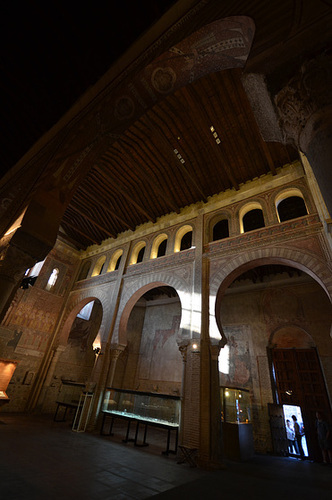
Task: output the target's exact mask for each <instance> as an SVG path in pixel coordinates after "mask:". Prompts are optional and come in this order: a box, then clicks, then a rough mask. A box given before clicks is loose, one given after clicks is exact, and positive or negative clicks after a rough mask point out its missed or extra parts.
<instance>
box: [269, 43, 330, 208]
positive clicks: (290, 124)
mask: <svg viewBox="0 0 332 500" xmlns="http://www.w3.org/2000/svg"><path fill="white" fill-rule="evenodd" d="M275 103H276V106H277V110H278V113H279V117H280V120H279V124H280V126H281V129H282V131H283V133H284V136H285V140H286V141H287V142H291V143H293V144H294V145H295V146H296V147H297V148H298V149H299V150H300V151H302V152H303V153H304V154H305V155H306V157H307V158H308V160H309V163H310V165H311V167H312V170H313V172H314V174H315V176H316V179H317V182H318V185H319V188H320V190H321V192H322V195H323V198H324V200H325V203H326V206H327V209H328V211H329V213H330V216H331V215H332V189H331V186H332V168H331V165H332V57H331V55H330V54H328V53H327V52H326V53H323V54H321V55H319V56H317V57H316V58H315V59H311V60H308V61H306V62H305V63H304V64H303V65H302V67H301V69H300V71H299V73H298V74H297V75H296V76H294V77H293V78H292V79H291V80H290V81H289V82H288V84H287V85H286V86H285V87H284V88H283V89H282V90H281V91H280V92H279V93H278V95H277V96H276V97H275Z"/></svg>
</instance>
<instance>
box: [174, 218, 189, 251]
mask: <svg viewBox="0 0 332 500" xmlns="http://www.w3.org/2000/svg"><path fill="white" fill-rule="evenodd" d="M192 246H193V228H192V227H191V226H190V225H189V224H187V225H186V226H182V227H180V229H178V231H177V233H176V235H175V242H174V252H181V250H188V248H191V247H192Z"/></svg>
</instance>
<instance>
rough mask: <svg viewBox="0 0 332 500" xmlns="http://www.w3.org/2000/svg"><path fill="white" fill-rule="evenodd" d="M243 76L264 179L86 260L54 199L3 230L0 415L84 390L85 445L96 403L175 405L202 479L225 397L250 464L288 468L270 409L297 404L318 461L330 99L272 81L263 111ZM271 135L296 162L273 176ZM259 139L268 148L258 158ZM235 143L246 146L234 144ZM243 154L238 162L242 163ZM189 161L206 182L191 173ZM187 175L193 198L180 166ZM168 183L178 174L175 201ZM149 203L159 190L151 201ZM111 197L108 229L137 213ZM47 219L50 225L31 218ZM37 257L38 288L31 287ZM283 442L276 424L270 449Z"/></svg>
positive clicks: (170, 214)
mask: <svg viewBox="0 0 332 500" xmlns="http://www.w3.org/2000/svg"><path fill="white" fill-rule="evenodd" d="M203 3H204V2H203ZM207 3H209V2H207ZM325 56H326V54H325V53H324V57H325ZM326 57H327V56H326ZM283 58H286V55H283ZM271 59H272V57H271ZM290 59H291V60H292V61H293V60H294V59H296V56H294V58H293V57H291V58H290ZM249 60H250V56H249ZM304 62H305V61H303V63H304ZM325 62H326V61H325ZM284 63H285V60H284V59H283V61H282V65H281V67H284ZM241 64H242V63H241ZM289 64H290V66H289V67H287V71H285V77H286V75H287V76H288V77H289V76H293V77H294V78H295V77H296V78H299V73H298V68H297V67H292V66H291V63H289ZM324 64H325V63H324ZM328 64H330V63H328ZM257 65H258V70H259V72H258V73H259V74H258V73H257V74H255V72H254V70H255V68H256V66H257ZM309 66H310V65H307V66H306V68H308V67H309ZM329 67H330V66H329ZM214 71H216V69H215V68H214ZM239 71H242V69H241V70H239ZM251 71H252V73H250V74H248V75H245V76H244V78H243V81H244V80H245V79H246V83H245V84H244V85H243V89H244V90H243V92H247V94H248V95H247V97H248V99H247V100H246V102H247V104H246V105H247V106H252V108H253V112H254V114H255V117H256V120H257V130H258V131H259V134H261V136H262V137H263V139H264V140H262V144H264V145H265V146H264V147H263V149H264V148H265V152H264V154H266V158H267V160H266V161H267V163H268V167H269V171H268V172H267V173H264V174H259V175H255V174H256V172H253V173H252V175H251V176H249V177H250V178H247V179H244V178H241V179H242V180H243V182H239V183H234V186H233V187H231V188H227V189H226V188H225V190H223V191H221V192H218V193H213V195H211V194H207V195H206V196H202V197H200V195H199V196H198V197H197V198H196V199H195V200H194V202H192V200H191V201H190V202H189V201H188V204H187V205H185V204H184V202H183V205H181V206H182V208H179V209H178V210H174V211H171V210H169V211H165V212H164V214H163V215H162V216H159V215H160V214H159V215H158V216H155V217H151V219H150V220H148V221H146V222H144V223H141V224H139V225H137V226H136V227H134V228H131V229H127V230H123V231H122V232H120V233H119V234H117V235H116V236H115V237H109V238H107V239H103V240H102V241H101V242H99V241H98V242H96V244H93V245H91V246H86V247H85V248H78V247H77V246H75V245H73V244H72V243H71V241H70V240H71V239H70V238H69V237H68V238H65V237H63V235H64V233H65V231H64V230H63V228H60V224H61V220H62V216H63V214H64V210H65V208H66V206H67V204H68V203H69V200H68V199H66V200H65V201H64V202H63V206H62V205H61V200H62V198H61V197H62V195H63V196H69V195H68V192H69V191H66V190H65V188H63V192H60V191H61V190H60V191H59V196H58V199H57V202H56V203H58V204H57V205H54V206H53V205H52V206H48V205H47V204H48V201H47V200H48V195H47V192H46V191H45V192H42V193H39V195H38V196H39V198H38V199H37V198H36V199H31V200H30V202H29V203H30V204H29V205H28V208H27V209H26V211H25V215H24V217H23V219H22V220H20V221H18V223H19V225H18V226H15V224H14V221H12V225H11V227H12V232H10V231H9V232H8V231H7V233H6V234H5V235H4V237H3V239H2V243H3V244H2V248H3V249H4V251H3V253H2V260H1V266H0V291H1V293H2V296H1V299H0V308H1V314H2V323H1V326H0V348H1V359H0V370H2V372H3V370H4V367H5V366H7V365H6V363H7V364H8V363H9V364H10V363H12V364H14V365H15V367H16V368H15V371H14V372H13V371H11V377H10V378H8V377H7V378H6V377H5V376H2V372H1V373H0V383H1V384H2V386H0V390H1V391H2V392H1V394H2V395H3V400H2V401H1V411H2V412H34V413H38V412H41V413H48V414H50V415H51V414H52V415H53V414H54V413H55V411H56V410H57V402H58V401H62V400H63V398H64V395H65V394H66V397H67V396H68V397H70V398H71V400H73V399H75V398H74V396H71V395H70V394H71V392H70V391H72V394H74V393H75V394H76V395H77V391H79V392H78V393H80V394H82V391H84V390H88V391H89V392H91V393H93V399H92V404H91V412H90V413H89V418H88V421H87V430H88V431H94V430H96V429H99V427H100V425H101V417H102V413H103V409H105V406H104V405H105V402H106V404H109V405H111V404H115V403H114V400H113V399H112V398H111V397H108V394H109V391H110V390H111V389H112V388H113V389H114V388H115V389H119V390H126V391H130V393H128V394H130V395H132V394H133V393H135V392H136V393H149V394H151V393H153V394H154V396H156V395H162V396H163V397H165V400H166V396H168V397H170V398H173V400H176V401H179V402H180V407H181V408H180V413H179V443H180V444H181V445H183V446H186V447H189V448H193V449H197V463H199V464H201V465H202V466H206V467H212V466H219V465H220V464H221V463H222V460H223V456H224V455H225V454H226V456H227V453H229V449H228V448H227V446H228V444H227V446H226V445H225V443H226V442H227V443H228V440H227V436H228V434H227V433H228V432H229V430H228V428H227V426H226V425H224V424H227V421H226V413H225V411H226V409H227V411H230V410H229V408H227V404H226V403H227V402H225V400H224V399H222V397H221V395H222V394H224V395H225V394H226V392H227V391H226V392H225V391H224V392H223V393H222V389H227V390H230V391H231V390H234V391H235V390H236V391H243V394H244V393H245V394H246V395H247V396H248V402H249V403H248V410H247V411H248V413H246V418H245V419H244V420H241V419H242V417H241V415H240V413H239V412H240V411H242V410H240V409H239V408H240V407H239V402H238V401H237V406H236V407H234V408H235V410H234V408H233V410H234V411H235V414H236V412H237V411H238V414H237V415H236V416H235V417H234V418H235V422H232V423H234V424H236V425H238V426H241V425H242V426H245V425H247V429H250V433H251V437H252V441H251V445H250V446H251V447H252V448H251V449H250V450H249V451H248V453H249V454H250V453H254V451H255V452H259V453H265V454H267V453H273V452H275V453H280V452H282V453H283V454H288V449H287V445H286V448H282V449H279V448H278V446H277V445H276V441H277V440H276V434H275V432H276V430H275V428H274V427H273V425H271V422H272V421H275V417H274V416H275V415H276V412H277V411H279V412H280V411H281V414H282V405H294V406H296V407H299V408H300V409H301V415H302V416H303V423H304V427H305V432H306V437H307V448H308V452H307V453H308V456H309V457H310V458H312V459H314V460H320V459H321V455H320V450H319V448H318V443H317V440H316V437H315V422H314V419H315V412H316V410H320V411H322V412H324V414H325V415H326V418H327V419H331V417H332V415H331V396H332V338H331V335H332V333H331V332H332V330H331V323H332V305H331V299H332V274H331V270H332V239H331V219H330V216H329V210H330V211H331V208H332V207H331V189H330V187H329V180H330V179H331V177H330V175H331V174H330V170H331V169H330V164H331V148H330V147H329V148H328V147H325V141H327V140H328V139H327V138H328V137H329V136H328V133H329V130H330V126H331V123H330V121H331V115H329V114H328V112H327V108H328V106H330V105H331V100H329V99H330V94H328V97H327V98H326V99H323V98H322V93H321V92H319V91H317V88H316V85H318V82H317V79H313V80H310V79H309V78H308V79H307V80H306V84H308V85H309V83H310V85H311V87H310V88H309V87H306V91H308V93H309V94H310V92H312V94H310V96H308V95H307V94H306V95H304V90H303V88H302V87H301V92H302V93H301V92H300V91H299V92H298V95H297V97H296V99H295V98H294V92H293V91H292V90H290V89H293V87H292V85H295V84H294V80H289V81H290V82H291V83H290V86H289V87H288V86H287V85H286V81H285V82H283V88H284V90H283V91H281V88H278V91H280V92H279V93H277V92H275V95H274V96H273V97H272V95H271V96H270V94H269V93H268V85H265V84H264V85H263V86H261V83H262V79H261V75H262V72H263V70H262V68H260V67H259V57H257V59H256V60H255V61H253V62H252V66H251ZM303 71H304V70H303ZM170 74H172V73H170ZM329 74H331V73H329ZM272 76H273V75H272ZM302 76H303V74H302ZM245 77H246V78H245ZM255 82H256V83H255ZM308 82H309V83H308ZM268 83H269V85H270V87H271V89H272V87H273V85H272V84H271V81H270V82H268ZM274 83H275V84H276V82H274ZM302 83H303V82H302V80H301V85H302ZM186 84H188V85H189V83H187V82H186ZM256 84H257V86H256V87H255V85H256ZM299 87H300V84H299ZM255 89H256V90H257V92H256V93H255V91H254V90H255ZM271 89H270V90H269V91H271V92H272V90H271ZM285 89H286V90H285ZM224 90H225V92H226V93H227V92H230V88H228V89H226V88H225V89H224ZM263 90H264V92H263ZM287 90H288V94H287ZM323 90H324V91H326V90H327V89H326V88H325V87H324V89H323ZM277 94H278V97H276V95H277ZM188 95H189V94H188ZM268 96H270V97H269V106H267V101H266V99H267V97H268ZM260 97H261V98H262V100H261V101H260V102H258V101H259V98H260ZM309 97H310V99H309ZM287 98H289V101H287ZM292 99H293V101H292ZM301 99H302V100H301ZM308 100H310V103H311V105H312V107H311V108H310V106H309V105H308V106H307V103H308ZM295 101H296V105H297V106H298V109H297V111H295V113H294V114H295V115H296V114H297V112H298V113H299V114H301V120H300V119H299V121H301V123H300V124H299V123H298V122H297V121H296V117H295V116H294V114H292V112H293V111H294V108H292V106H289V107H287V102H288V104H289V102H291V103H293V104H294V102H295ZM302 101H303V102H302ZM170 102H171V99H170ZM303 103H305V105H304V104H303ZM302 104H303V108H305V109H302ZM203 108H204V106H202V108H201V109H203ZM286 108H287V109H286ZM309 108H310V109H311V110H312V109H314V111H313V112H312V114H310V116H308V115H307V114H306V113H307V112H308V109H309ZM160 110H161V108H160ZM264 110H266V115H264ZM271 110H274V111H273V112H272V111H271ZM292 110H293V111H292ZM160 112H161V111H160ZM241 112H242V111H241ZM277 112H279V118H280V119H279V122H278V121H277V118H276V116H277V115H276V113H277ZM262 113H263V114H262ZM239 114H241V113H240V112H239ZM164 115H165V116H164V117H163V120H164V119H165V120H166V118H165V117H166V115H167V112H166V111H165V113H164ZM203 118H204V113H203V112H202V121H204V120H203ZM267 124H270V125H269V126H268V125H267ZM317 124H319V127H318V126H317V127H318V128H317V127H316V125H317ZM128 126H129V125H128ZM179 126H180V125H179ZM181 126H182V125H181ZM202 127H203V125H202ZM266 127H267V128H266ZM100 128H101V129H102V125H101V127H100ZM142 128H143V127H142ZM318 129H319V130H318ZM209 133H210V132H209ZM111 135H112V134H110V136H111ZM225 135H226V134H225ZM282 135H284V136H285V140H288V141H289V142H291V143H292V148H294V147H295V149H292V151H296V155H295V156H296V157H293V156H292V155H293V153H292V154H290V156H288V157H287V158H286V157H282V159H281V158H278V160H280V162H282V164H278V167H277V168H275V167H274V165H273V162H274V159H273V158H275V157H274V156H273V154H274V153H273V154H272V153H271V152H272V151H276V152H278V151H279V150H278V147H277V146H276V145H278V146H279V145H281V143H282V140H281V136H282ZM267 136H269V139H266V138H267ZM208 137H209V140H210V136H208ZM290 138H291V139H290ZM265 140H266V141H267V142H269V141H270V142H269V143H270V144H273V146H271V150H269V151H270V152H268V153H267V146H266V144H267V142H265ZM235 143H236V138H235ZM240 143H241V144H242V145H243V144H247V143H246V137H240V138H239V144H240ZM120 144H121V141H120ZM217 144H218V143H217ZM213 145H214V144H213ZM221 146H222V145H221ZM84 151H85V150H84ZM176 151H177V150H176ZM236 151H237V150H236V147H234V158H235V157H236V154H237V153H236ZM172 154H173V152H172ZM247 154H248V159H249V156H250V155H253V154H254V152H253V151H251V152H250V151H248V152H247ZM82 155H83V153H82ZM87 155H88V153H87ZM276 155H278V153H276ZM87 157H88V156H87ZM181 158H182V157H181ZM221 158H222V159H223V161H231V159H230V158H228V157H227V154H225V155H224V156H220V157H218V156H215V157H214V156H213V155H212V154H211V158H210V160H209V161H212V162H215V168H217V166H218V162H220V161H221ZM182 159H183V158H182ZM225 159H226V160H225ZM233 160H234V159H232V161H233ZM82 161H83V160H82ZM183 161H184V160H183ZM197 161H200V162H202V164H201V170H202V171H204V175H205V170H204V168H205V164H203V163H204V162H203V160H202V158H200V159H198V160H197ZM239 161H240V162H241V161H243V164H242V165H243V167H238V172H240V171H241V169H242V168H243V169H245V161H244V159H243V158H242V159H241V160H240V159H239ZM309 161H310V163H309ZM154 162H156V163H157V162H158V160H157V159H156V158H153V159H151V164H153V163H154ZM280 162H279V163H280ZM187 163H189V162H187ZM179 165H180V166H179ZM179 165H177V168H180V167H181V168H182V167H183V164H180V163H179ZM185 168H186V169H187V170H186V171H185V172H186V183H188V186H189V188H188V189H189V191H190V190H193V191H194V190H195V189H196V188H197V185H194V184H195V183H194V182H193V177H192V174H191V173H190V168H189V165H187V164H186V166H185V167H183V169H185ZM231 169H232V167H230V168H229V169H228V170H227V172H228V175H229V176H230V178H232V173H231V172H230V170H231ZM156 170H158V169H156ZM68 175H69V174H68ZM204 175H202V177H204ZM146 176H148V174H146ZM176 179H177V177H176V175H175V174H174V179H173V180H174V185H175V187H176V182H177V181H176ZM54 182H55V181H54ZM59 182H60V181H59ZM158 182H163V181H158ZM165 185H166V180H165ZM182 188H184V186H183V185H182V186H180V187H179V191H181V189H182ZM45 189H46V188H45ZM168 189H169V187H167V189H166V191H167V190H168ZM68 190H69V188H68ZM161 192H162V189H161V187H160V186H159V187H158V186H157V184H156V193H154V194H155V197H156V198H157V197H158V196H159V194H161ZM167 192H168V191H167ZM158 193H159V194H158ZM71 195H72V196H73V194H72V193H71ZM122 195H123V200H127V201H128V206H127V207H124V205H125V202H122V203H123V205H122V207H123V212H122V213H120V212H118V213H117V214H115V215H114V218H115V219H116V218H118V219H119V220H120V219H121V220H123V219H124V218H125V215H124V212H125V211H126V210H127V211H128V213H129V212H130V211H132V212H133V213H134V212H135V211H136V210H137V206H138V205H137V201H135V202H133V200H131V199H129V198H130V196H129V195H128V192H127V191H126V190H125V189H123V190H122ZM132 196H133V197H134V194H133V195H132ZM167 196H168V195H167V193H166V197H167ZM36 200H37V201H36ZM149 201H151V200H149ZM37 202H38V203H37ZM131 202H132V204H131ZM43 203H44V204H45V206H43V210H39V208H40V206H42V205H43ZM52 203H53V201H52ZM52 203H51V204H52ZM157 204H158V202H157V201H156V202H155V205H157ZM60 205H61V206H60ZM74 205H75V204H74ZM38 207H39V208H38ZM99 208H100V213H101V212H102V211H103V210H104V209H105V210H107V209H109V207H108V208H107V207H106V208H105V206H104V207H102V208H101V205H100V206H99ZM44 209H45V210H44ZM53 209H54V212H52V210H53ZM79 210H80V208H79V207H77V211H79ZM141 210H142V212H143V211H144V210H145V209H144V210H143V208H141ZM148 211H149V209H148V208H147V209H146V212H148ZM39 212H40V214H41V213H42V214H43V215H40V216H39V215H38V214H39ZM110 213H111V212H110ZM45 214H46V215H45ZM47 214H48V215H49V220H50V224H49V225H47V224H46V223H45V220H44V219H41V217H46V216H47ZM50 214H52V216H51V215H50ZM90 216H91V217H90V218H92V214H90ZM87 217H88V216H87ZM27 220H28V223H27ZM89 220H90V219H89ZM128 220H129V219H126V221H127V222H128ZM73 221H74V218H73ZM126 221H125V222H126ZM90 222H91V221H90ZM91 223H92V222H91ZM94 223H95V224H97V225H98V223H99V222H95V221H94ZM74 224H76V222H75V223H74V222H73V225H74ZM69 225H70V224H68V227H69ZM14 226H15V227H14ZM31 228H33V229H31ZM54 228H55V229H56V230H55V229H54ZM7 229H8V227H6V230H7ZM75 229H76V230H77V234H79V231H80V230H81V232H82V228H81V229H80V228H78V229H77V227H76V228H75ZM58 230H59V234H58V233H57V231H58ZM43 231H44V232H43ZM52 231H53V232H52ZM4 233H5V230H4ZM39 233H40V234H39ZM61 234H62V236H61ZM67 236H68V235H67ZM54 240H56V241H55V243H54ZM44 258H45V261H44V263H43V265H42V266H39V267H41V268H40V269H39V268H38V274H37V273H36V274H35V275H32V274H31V273H29V269H30V270H32V269H34V265H35V264H36V262H37V261H42V260H44ZM55 271H56V272H55ZM51 276H52V280H51V281H50V278H51ZM87 388H88V389H87ZM75 391H76V392H75ZM223 397H224V398H225V396H223ZM5 398H6V401H4V399H5ZM4 403H6V404H4ZM74 406H75V405H74ZM74 409H75V408H74ZM283 429H284V424H283V425H281V427H280V429H279V431H280V432H281V435H282V436H284V435H285V433H284V434H283V432H284V431H283ZM248 432H249V431H248ZM282 439H283V438H282ZM285 442H286V441H285ZM234 447H235V444H234ZM240 455H241V454H240ZM240 455H239V459H241V458H243V457H241V456H240Z"/></svg>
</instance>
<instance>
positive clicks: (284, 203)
mask: <svg viewBox="0 0 332 500" xmlns="http://www.w3.org/2000/svg"><path fill="white" fill-rule="evenodd" d="M277 210H278V217H279V220H280V222H285V221H287V220H291V219H296V218H297V217H303V216H304V215H308V211H307V207H306V205H305V202H304V199H303V198H301V197H300V196H290V197H288V198H285V199H284V200H281V201H280V202H279V203H278V205H277Z"/></svg>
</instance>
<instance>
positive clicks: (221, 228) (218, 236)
mask: <svg viewBox="0 0 332 500" xmlns="http://www.w3.org/2000/svg"><path fill="white" fill-rule="evenodd" d="M228 237H229V228H228V220H227V219H222V220H220V221H219V222H217V223H216V224H215V225H214V226H213V235H212V241H218V240H223V239H224V238H228Z"/></svg>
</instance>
